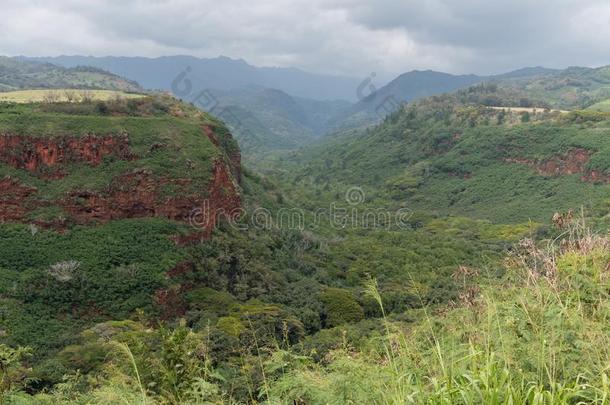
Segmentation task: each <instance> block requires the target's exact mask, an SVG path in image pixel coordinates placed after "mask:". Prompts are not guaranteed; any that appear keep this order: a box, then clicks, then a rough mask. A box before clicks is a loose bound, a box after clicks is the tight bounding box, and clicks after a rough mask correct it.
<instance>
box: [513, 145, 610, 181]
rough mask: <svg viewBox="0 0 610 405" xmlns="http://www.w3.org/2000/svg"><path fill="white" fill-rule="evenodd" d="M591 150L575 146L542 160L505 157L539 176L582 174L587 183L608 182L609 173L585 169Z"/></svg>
mask: <svg viewBox="0 0 610 405" xmlns="http://www.w3.org/2000/svg"><path fill="white" fill-rule="evenodd" d="M591 155H592V152H591V151H589V150H586V149H582V148H576V149H572V150H570V151H568V152H567V153H565V154H563V155H555V156H552V157H550V158H548V159H545V160H543V161H536V160H531V159H523V158H505V159H503V160H504V161H505V162H508V163H518V164H524V165H527V166H529V167H531V168H533V169H535V170H536V171H537V172H538V174H540V175H541V176H567V175H572V174H582V177H581V179H582V181H585V182H589V183H604V184H610V174H604V173H600V172H598V171H594V170H587V168H586V166H587V163H589V160H590V159H591Z"/></svg>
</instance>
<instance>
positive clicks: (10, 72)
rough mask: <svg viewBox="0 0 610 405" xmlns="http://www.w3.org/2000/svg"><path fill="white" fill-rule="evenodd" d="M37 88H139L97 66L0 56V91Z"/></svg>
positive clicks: (140, 89)
mask: <svg viewBox="0 0 610 405" xmlns="http://www.w3.org/2000/svg"><path fill="white" fill-rule="evenodd" d="M38 88H40V89H48V88H55V89H66V88H68V89H100V90H101V89H103V90H118V91H124V92H141V91H142V88H141V87H140V86H139V85H138V84H137V83H136V82H134V81H130V80H127V79H124V78H122V77H120V76H117V75H115V74H112V73H109V72H106V71H104V70H101V69H97V68H92V67H84V66H78V67H73V68H64V67H60V66H56V65H52V64H50V63H35V62H27V61H21V60H18V59H14V58H8V57H5V56H0V91H11V90H20V89H38Z"/></svg>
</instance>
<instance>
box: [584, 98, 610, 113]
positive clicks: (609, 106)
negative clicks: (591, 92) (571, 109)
mask: <svg viewBox="0 0 610 405" xmlns="http://www.w3.org/2000/svg"><path fill="white" fill-rule="evenodd" d="M587 110H589V111H599V112H610V100H604V101H600V102H599V103H596V104H593V105H592V106H590V107H588V108H587Z"/></svg>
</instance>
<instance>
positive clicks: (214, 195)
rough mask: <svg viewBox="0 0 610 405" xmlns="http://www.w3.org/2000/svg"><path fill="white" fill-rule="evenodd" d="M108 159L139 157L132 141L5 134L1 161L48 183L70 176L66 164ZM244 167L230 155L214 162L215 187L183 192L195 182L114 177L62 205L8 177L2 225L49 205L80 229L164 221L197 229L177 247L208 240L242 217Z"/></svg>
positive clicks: (145, 175) (1, 184) (0, 209)
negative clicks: (222, 222)
mask: <svg viewBox="0 0 610 405" xmlns="http://www.w3.org/2000/svg"><path fill="white" fill-rule="evenodd" d="M206 128H207V129H206ZM204 133H206V135H207V136H209V137H210V139H211V140H212V142H214V143H215V144H218V138H217V137H216V135H215V134H214V132H213V130H212V128H209V127H205V128H204ZM109 155H114V156H117V157H118V158H120V159H133V158H134V155H133V154H132V153H131V152H130V150H129V139H128V138H127V136H104V137H96V136H93V135H88V136H84V137H53V138H34V137H29V136H16V135H0V161H2V162H5V163H7V164H9V165H11V166H13V167H15V168H17V169H22V170H27V171H29V172H33V173H35V174H36V175H38V176H41V177H46V178H54V177H60V176H61V175H63V174H65V173H64V172H62V164H65V163H70V162H86V163H89V164H91V165H98V164H100V163H101V162H102V160H103V158H104V157H105V156H109ZM240 167H241V157H240V155H239V152H236V153H234V154H233V155H232V156H229V161H226V158H224V157H222V158H218V159H217V160H216V161H214V165H213V169H212V181H211V183H210V185H209V186H208V187H207V189H203V190H200V191H192V190H191V191H182V192H181V190H186V189H187V186H189V185H190V184H191V180H190V179H168V178H164V177H159V176H154V175H153V174H152V173H151V172H150V171H147V170H136V171H133V172H129V173H125V174H122V175H120V176H117V177H115V178H114V179H113V180H112V181H111V182H110V184H108V185H107V186H106V187H105V188H104V189H103V190H101V191H88V190H75V191H72V192H71V193H69V194H68V195H67V196H66V197H64V198H62V199H60V200H58V201H49V200H43V199H41V198H39V197H38V195H37V190H36V189H35V188H32V187H29V186H27V185H24V184H20V183H19V182H18V181H17V180H14V179H11V178H9V177H7V178H4V179H3V180H1V181H0V221H2V222H9V221H10V222H24V221H25V220H26V219H27V215H28V214H29V213H31V212H32V211H33V210H34V209H36V208H39V207H46V206H58V207H61V208H62V209H63V210H64V212H65V213H66V216H67V217H68V218H69V221H70V222H72V223H77V224H89V223H103V222H108V221H112V220H116V219H125V218H142V217H163V218H168V219H171V220H175V221H181V222H186V223H190V224H191V225H193V227H194V228H195V229H196V231H195V232H194V233H193V234H191V235H187V236H177V237H176V242H177V243H181V244H182V243H192V242H194V241H198V240H200V239H202V238H204V239H207V238H209V236H210V234H211V231H212V229H213V228H214V227H215V226H216V225H217V223H218V221H219V219H221V218H233V217H234V216H235V215H236V213H237V212H239V209H240V208H241V198H240V195H239V191H238V186H237V181H238V179H239V177H238V176H240V174H241V173H240V171H239V170H240ZM48 168H53V170H49V169H48ZM235 179H237V181H236V180H235ZM165 186H171V187H173V188H175V189H176V190H177V191H176V193H175V195H173V196H167V195H166V193H164V192H163V187H165ZM191 189H192V186H191ZM164 194H165V195H164ZM194 219H196V220H194ZM39 222H40V221H39ZM40 225H43V226H45V225H47V226H50V227H58V228H65V226H67V224H66V221H64V220H62V221H60V222H58V221H55V222H53V223H49V224H46V223H45V224H43V223H41V222H40Z"/></svg>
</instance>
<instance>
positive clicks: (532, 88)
mask: <svg viewBox="0 0 610 405" xmlns="http://www.w3.org/2000/svg"><path fill="white" fill-rule="evenodd" d="M498 83H499V84H500V85H501V86H503V87H505V88H513V89H517V90H520V91H524V92H526V93H527V94H528V95H529V97H531V98H535V99H544V100H546V101H547V102H548V103H549V105H551V106H552V107H554V108H558V109H584V108H587V107H589V106H591V105H593V104H595V103H597V102H600V101H604V100H607V99H609V98H610V67H608V66H603V67H599V68H585V67H571V68H567V69H564V70H559V71H539V72H537V74H536V75H535V76H528V77H511V76H509V77H499V78H498Z"/></svg>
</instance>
